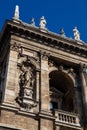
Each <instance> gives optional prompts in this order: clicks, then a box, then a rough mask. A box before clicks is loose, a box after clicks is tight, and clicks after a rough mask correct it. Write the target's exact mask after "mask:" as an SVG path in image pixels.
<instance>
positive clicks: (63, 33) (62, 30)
mask: <svg viewBox="0 0 87 130" xmlns="http://www.w3.org/2000/svg"><path fill="white" fill-rule="evenodd" d="M60 35H61V36H65V32H64V29H63V28H61V29H60Z"/></svg>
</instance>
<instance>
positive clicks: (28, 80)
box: [19, 65, 35, 87]
mask: <svg viewBox="0 0 87 130" xmlns="http://www.w3.org/2000/svg"><path fill="white" fill-rule="evenodd" d="M19 78H20V84H21V85H22V87H33V85H34V81H35V78H34V74H33V70H32V68H31V67H30V66H29V67H24V65H23V66H22V69H21V73H20V76H19Z"/></svg>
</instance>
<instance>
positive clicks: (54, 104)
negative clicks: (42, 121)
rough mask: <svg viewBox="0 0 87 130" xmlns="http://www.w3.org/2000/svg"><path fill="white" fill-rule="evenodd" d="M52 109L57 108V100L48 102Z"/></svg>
mask: <svg viewBox="0 0 87 130" xmlns="http://www.w3.org/2000/svg"><path fill="white" fill-rule="evenodd" d="M52 109H58V103H57V102H52V101H51V102H50V110H52Z"/></svg>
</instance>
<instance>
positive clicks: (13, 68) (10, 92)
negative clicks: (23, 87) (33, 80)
mask: <svg viewBox="0 0 87 130" xmlns="http://www.w3.org/2000/svg"><path fill="white" fill-rule="evenodd" d="M17 57H18V48H17V46H16V47H15V46H14V45H11V48H10V52H9V56H8V61H7V68H6V70H7V72H6V79H5V83H4V93H3V101H2V102H3V103H4V104H5V103H6V104H10V105H14V104H15V97H16V95H15V93H16V87H17V86H18V77H17Z"/></svg>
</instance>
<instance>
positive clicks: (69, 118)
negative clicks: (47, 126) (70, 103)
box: [54, 110, 80, 126]
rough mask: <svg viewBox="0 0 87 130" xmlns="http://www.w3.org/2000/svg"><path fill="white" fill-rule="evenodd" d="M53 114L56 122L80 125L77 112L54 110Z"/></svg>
mask: <svg viewBox="0 0 87 130" xmlns="http://www.w3.org/2000/svg"><path fill="white" fill-rule="evenodd" d="M54 115H55V117H56V122H59V123H64V124H66V125H67V124H68V125H73V126H80V123H79V115H78V114H75V113H71V112H66V111H62V110H55V111H54Z"/></svg>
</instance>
